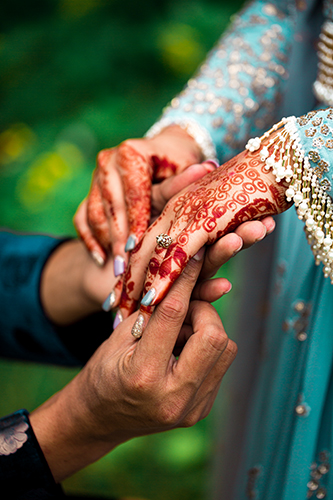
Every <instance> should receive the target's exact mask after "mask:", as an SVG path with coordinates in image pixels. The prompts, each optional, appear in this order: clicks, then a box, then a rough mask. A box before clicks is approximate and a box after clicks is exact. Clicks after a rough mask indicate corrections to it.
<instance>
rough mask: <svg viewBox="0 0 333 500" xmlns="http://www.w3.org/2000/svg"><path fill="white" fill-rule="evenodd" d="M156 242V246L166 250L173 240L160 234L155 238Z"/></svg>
mask: <svg viewBox="0 0 333 500" xmlns="http://www.w3.org/2000/svg"><path fill="white" fill-rule="evenodd" d="M156 241H157V245H158V246H160V247H163V248H168V247H169V246H170V245H171V243H172V242H173V239H172V238H171V236H169V235H168V234H164V233H161V234H159V235H158V236H156Z"/></svg>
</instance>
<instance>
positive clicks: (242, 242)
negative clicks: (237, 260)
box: [233, 238, 244, 255]
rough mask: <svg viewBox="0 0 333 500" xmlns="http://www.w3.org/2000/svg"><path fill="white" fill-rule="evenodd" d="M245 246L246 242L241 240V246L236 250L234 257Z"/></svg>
mask: <svg viewBox="0 0 333 500" xmlns="http://www.w3.org/2000/svg"><path fill="white" fill-rule="evenodd" d="M240 239H241V238H240ZM243 245H244V241H243V240H242V239H241V242H240V244H239V247H238V248H236V250H235V251H234V253H233V255H236V254H237V253H238V252H240V251H241V250H242V248H243Z"/></svg>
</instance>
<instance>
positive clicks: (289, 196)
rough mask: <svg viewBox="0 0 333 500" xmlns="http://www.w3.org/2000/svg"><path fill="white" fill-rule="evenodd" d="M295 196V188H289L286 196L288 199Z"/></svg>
mask: <svg viewBox="0 0 333 500" xmlns="http://www.w3.org/2000/svg"><path fill="white" fill-rule="evenodd" d="M294 194H295V190H294V188H292V187H289V188H288V189H287V191H286V196H287V197H288V198H293V196H294Z"/></svg>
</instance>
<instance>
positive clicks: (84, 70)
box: [0, 0, 242, 500]
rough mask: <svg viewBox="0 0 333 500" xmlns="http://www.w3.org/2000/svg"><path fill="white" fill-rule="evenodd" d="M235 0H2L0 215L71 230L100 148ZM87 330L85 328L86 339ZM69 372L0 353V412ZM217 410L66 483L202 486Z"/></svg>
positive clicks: (173, 82)
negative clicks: (1, 357) (0, 356)
mask: <svg viewBox="0 0 333 500" xmlns="http://www.w3.org/2000/svg"><path fill="white" fill-rule="evenodd" d="M241 4H242V0H234V1H233V2H231V1H226V0H192V1H190V0H158V1H156V0H155V1H153V0H146V1H145V2H137V1H135V0H127V2H121V1H119V0H110V1H107V0H31V1H30V0H17V1H14V2H13V1H12V0H2V2H1V4H0V74H1V80H0V100H1V108H0V109H1V111H0V176H1V177H0V225H1V226H6V227H9V228H11V229H15V230H23V231H41V232H48V233H52V234H57V235H74V234H75V231H74V228H73V224H72V217H73V215H74V212H75V210H76V207H77V206H78V204H79V203H80V201H81V200H82V198H83V197H84V196H85V195H86V194H87V192H88V189H89V185H90V179H91V174H92V171H93V168H94V163H95V157H96V154H97V152H98V151H99V150H100V149H102V148H105V147H110V146H114V145H116V144H118V143H119V142H121V141H122V140H124V139H126V138H129V137H140V136H142V135H143V134H144V133H145V131H146V130H147V129H148V128H149V126H150V125H152V124H153V123H154V121H155V120H156V119H157V118H158V116H159V114H160V112H161V110H162V108H163V106H165V105H166V103H167V102H168V101H169V100H170V99H171V98H172V97H173V96H174V95H175V94H176V93H177V92H178V91H179V90H181V88H182V87H183V85H184V84H185V82H186V80H187V78H188V77H189V76H191V74H192V73H193V72H194V71H195V69H196V68H197V66H198V65H199V64H200V62H201V61H202V60H203V59H204V57H205V54H206V53H207V51H208V50H209V49H210V48H211V47H212V46H213V45H214V43H215V41H216V40H217V39H218V37H219V35H220V34H221V32H222V31H223V30H224V29H225V28H226V26H227V25H228V23H229V20H230V16H231V15H232V14H233V13H234V12H235V11H236V10H238V8H239V7H240V5H241ZM83 341H84V339H83ZM75 373H76V371H75V370H72V369H63V368H55V367H46V366H39V365H36V366H35V365H33V364H28V363H19V362H9V361H5V360H3V361H1V362H0V377H1V389H2V397H1V399H0V415H5V414H7V413H10V412H12V411H15V410H16V409H18V408H21V407H26V408H27V409H29V410H32V409H33V408H35V407H36V406H37V405H39V404H40V403H42V402H43V401H44V400H45V399H46V398H47V397H49V396H50V395H51V394H52V393H53V392H55V391H56V390H59V389H60V388H61V387H62V386H63V385H64V384H65V383H66V382H67V381H68V380H69V379H70V378H72V376H73V375H74V374H75ZM213 423H214V416H210V417H209V418H208V419H206V420H205V421H203V422H201V423H200V424H198V425H197V426H195V427H194V428H192V429H186V430H176V431H172V432H169V433H165V434H162V435H157V436H150V437H146V438H140V439H136V440H133V441H131V442H129V443H127V444H125V445H123V446H121V447H119V448H118V449H117V450H115V451H114V452H113V453H112V454H110V455H108V456H107V457H105V458H103V459H102V460H100V461H99V462H98V463H97V464H94V465H92V466H90V467H88V468H87V469H85V470H84V471H81V472H80V473H79V474H77V475H76V476H74V477H72V478H70V479H69V480H67V481H66V482H65V483H64V488H65V490H66V491H67V492H69V493H81V494H91V495H92V494H95V495H100V496H101V497H105V498H108V497H111V496H114V497H125V496H131V495H132V496H135V497H141V498H145V499H149V500H167V499H168V500H170V499H173V500H190V499H191V500H202V499H205V498H207V497H208V491H209V487H208V484H209V480H208V479H209V469H210V466H211V457H212V454H213V452H214V438H213V432H212V429H213V427H214V425H213Z"/></svg>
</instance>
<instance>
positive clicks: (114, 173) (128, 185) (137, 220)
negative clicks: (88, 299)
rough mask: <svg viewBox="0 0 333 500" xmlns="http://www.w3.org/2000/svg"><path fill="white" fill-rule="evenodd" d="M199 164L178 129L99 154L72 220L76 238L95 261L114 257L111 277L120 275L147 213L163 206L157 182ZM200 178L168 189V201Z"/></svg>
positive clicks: (190, 141)
mask: <svg viewBox="0 0 333 500" xmlns="http://www.w3.org/2000/svg"><path fill="white" fill-rule="evenodd" d="M201 160H202V154H201V151H200V149H199V147H198V146H197V144H196V142H195V141H194V140H193V139H192V137H190V136H189V135H188V134H187V133H186V132H185V131H184V130H182V129H181V128H180V127H178V126H171V127H168V128H166V129H165V130H163V132H161V133H160V134H158V135H157V136H156V137H154V138H152V139H130V140H127V141H125V142H123V143H121V144H120V145H119V146H117V147H115V148H111V149H106V150H103V151H101V152H100V153H99V155H98V158H97V167H96V170H95V172H94V176H93V181H92V186H91V190H90V193H89V196H88V197H87V198H86V199H85V200H84V201H83V202H82V204H81V205H80V207H79V209H78V211H77V214H76V216H75V225H76V227H77V230H78V233H79V235H80V237H81V239H82V240H83V241H84V243H85V245H86V247H87V249H88V250H89V251H90V253H91V254H92V256H93V258H94V259H95V260H96V262H97V263H98V264H100V265H103V264H104V263H105V262H106V260H107V258H108V257H109V256H110V255H111V254H112V255H113V257H114V259H115V274H116V275H119V274H122V273H123V271H124V266H125V263H126V261H127V255H126V251H130V250H133V248H134V247H135V245H136V243H137V242H138V241H139V240H140V238H141V236H142V235H143V233H144V232H145V230H146V229H147V227H148V225H149V221H150V219H151V214H152V215H153V216H154V215H155V216H156V215H159V214H160V211H161V208H163V206H164V205H163V206H162V207H161V201H162V199H163V192H162V193H161V189H160V184H159V183H160V182H161V181H163V180H165V179H168V178H170V177H173V176H175V175H177V174H180V173H181V172H183V171H184V170H185V169H186V168H187V167H189V166H190V165H192V164H193V163H198V162H199V161H201ZM211 168H213V167H211ZM197 170H198V169H197ZM204 173H207V171H205V172H204ZM198 175H200V171H199V172H192V176H191V178H190V179H189V178H188V177H186V178H185V179H184V180H183V184H182V181H180V183H181V184H180V186H178V183H177V182H176V185H175V187H173V184H172V183H171V186H170V185H167V186H168V187H167V193H166V195H167V196H168V199H169V197H170V196H172V195H173V194H175V193H176V192H177V191H179V189H182V188H183V187H184V186H185V185H186V184H184V182H187V183H188V181H189V180H190V182H193V181H194V180H196V179H198V178H199V177H198ZM201 175H202V173H201ZM168 190H169V191H170V193H169V192H168ZM162 191H163V189H162ZM165 201H166V200H164V203H165Z"/></svg>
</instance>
